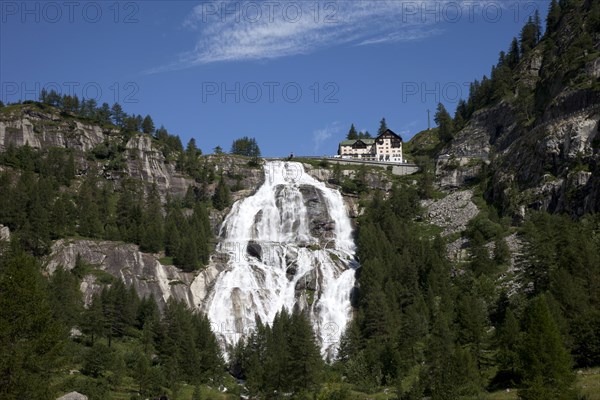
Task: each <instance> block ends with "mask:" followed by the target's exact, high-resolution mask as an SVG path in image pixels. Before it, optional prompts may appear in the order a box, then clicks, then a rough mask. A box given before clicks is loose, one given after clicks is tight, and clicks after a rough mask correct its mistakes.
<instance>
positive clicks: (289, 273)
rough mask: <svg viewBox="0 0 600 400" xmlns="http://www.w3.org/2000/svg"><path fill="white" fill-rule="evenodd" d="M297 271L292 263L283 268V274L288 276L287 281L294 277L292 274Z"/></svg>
mask: <svg viewBox="0 0 600 400" xmlns="http://www.w3.org/2000/svg"><path fill="white" fill-rule="evenodd" d="M297 271H298V269H297V268H296V265H292V266H291V267H288V269H286V270H285V276H286V277H287V278H288V281H291V280H292V279H294V276H295V275H296V272H297Z"/></svg>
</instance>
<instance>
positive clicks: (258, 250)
mask: <svg viewBox="0 0 600 400" xmlns="http://www.w3.org/2000/svg"><path fill="white" fill-rule="evenodd" d="M246 252H247V253H248V255H249V256H252V257H255V258H257V259H258V260H259V261H262V247H261V246H260V244H258V243H256V242H254V241H250V242H248V246H246Z"/></svg>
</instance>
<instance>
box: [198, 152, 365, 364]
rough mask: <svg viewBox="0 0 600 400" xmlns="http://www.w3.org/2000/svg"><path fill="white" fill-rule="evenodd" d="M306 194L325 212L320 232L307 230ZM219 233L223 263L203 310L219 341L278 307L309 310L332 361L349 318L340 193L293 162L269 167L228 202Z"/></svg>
mask: <svg viewBox="0 0 600 400" xmlns="http://www.w3.org/2000/svg"><path fill="white" fill-rule="evenodd" d="M307 192H310V193H312V194H313V197H312V198H311V199H310V200H311V201H312V202H313V203H312V204H311V206H310V207H315V208H318V209H319V210H321V211H323V210H325V211H326V212H321V214H319V218H318V219H319V221H317V223H318V224H320V226H321V227H323V226H324V227H325V228H324V232H326V234H325V235H322V234H321V235H318V234H315V232H314V231H313V232H312V233H311V226H310V225H311V223H313V222H314V220H315V219H316V218H315V217H314V215H312V216H311V215H310V214H311V212H310V211H311V210H309V209H308V208H307V206H306V202H307V198H306V196H305V194H306V193H307ZM319 203H320V204H319ZM323 203H324V204H323ZM313 210H314V209H313ZM311 218H312V220H311ZM323 219H325V220H323ZM220 236H221V239H222V240H221V242H220V244H219V246H218V247H217V252H221V253H225V254H227V255H228V256H229V261H228V264H227V268H226V269H225V270H224V271H222V272H221V273H220V274H219V275H218V276H217V278H216V280H215V283H214V286H213V287H212V289H211V291H210V293H209V296H208V297H207V302H206V304H205V306H204V309H205V310H206V312H207V314H208V317H209V318H210V321H211V323H212V326H213V330H214V331H215V333H216V334H217V336H218V338H219V339H220V340H221V342H222V343H223V344H228V345H230V344H234V343H235V342H237V340H239V338H240V337H241V336H243V335H246V334H248V333H249V332H251V331H252V329H254V327H255V326H256V325H255V316H258V317H259V318H260V320H261V321H262V322H263V323H271V322H272V321H273V318H274V317H275V314H276V313H277V312H278V311H280V310H281V309H282V308H283V307H285V308H287V309H288V310H289V311H292V310H294V309H295V308H296V307H298V308H299V309H301V310H304V309H306V308H308V309H309V314H310V316H311V321H312V323H313V328H314V330H315V333H316V336H317V339H318V341H319V343H320V346H321V353H322V355H323V356H324V357H333V356H334V355H335V352H336V351H337V347H338V344H339V339H340V335H341V333H342V332H343V330H344V328H345V327H346V324H347V323H348V321H349V319H350V318H351V312H352V310H351V304H350V294H351V291H352V288H353V286H354V268H355V262H354V251H355V245H354V242H353V240H352V227H351V224H350V219H349V218H348V215H347V212H346V208H345V206H344V202H343V200H342V196H341V195H340V193H339V192H338V191H336V190H333V189H331V188H328V187H327V186H326V185H325V184H324V183H322V182H319V181H317V180H316V179H314V178H312V177H311V176H310V175H308V174H306V173H305V172H304V168H303V166H302V164H300V163H297V162H281V161H274V162H268V163H267V164H266V165H265V182H264V184H263V185H262V186H261V187H260V189H259V190H258V191H257V192H256V193H255V194H254V195H253V196H251V197H248V198H245V199H243V200H240V201H238V202H236V203H235V204H234V205H233V208H232V210H231V212H230V213H229V215H228V216H227V218H226V219H225V221H224V223H223V226H222V228H221V234H220Z"/></svg>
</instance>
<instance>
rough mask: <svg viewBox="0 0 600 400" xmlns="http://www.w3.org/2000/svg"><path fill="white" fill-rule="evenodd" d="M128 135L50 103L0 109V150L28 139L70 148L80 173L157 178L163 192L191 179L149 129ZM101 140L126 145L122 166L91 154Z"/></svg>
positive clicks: (38, 145) (180, 188) (179, 189)
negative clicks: (96, 123) (177, 169)
mask: <svg viewBox="0 0 600 400" xmlns="http://www.w3.org/2000/svg"><path fill="white" fill-rule="evenodd" d="M124 140H127V139H126V138H125V137H124V136H123V135H121V133H120V132H119V131H118V130H116V129H114V127H101V126H98V125H94V124H91V123H86V122H85V121H83V120H80V119H77V118H74V117H72V116H69V115H66V114H64V113H59V112H58V111H57V110H55V109H52V108H40V107H38V106H36V105H35V104H27V105H22V106H19V107H7V108H6V109H3V110H2V112H0V152H1V151H4V150H6V148H8V147H9V146H13V147H21V146H25V145H29V146H30V147H32V148H33V149H41V150H45V149H48V148H50V147H60V148H65V149H72V150H73V151H74V153H75V156H76V161H77V165H78V170H79V173H80V174H85V173H86V172H87V171H89V170H90V169H91V168H92V167H95V170H97V171H98V172H99V173H100V174H101V175H102V176H103V177H104V178H106V179H109V180H118V179H120V177H123V176H128V177H133V178H135V179H139V180H141V181H142V182H145V183H147V184H156V185H157V187H158V189H159V190H160V191H161V193H163V194H166V193H170V194H171V195H183V194H185V191H186V190H187V187H188V186H189V185H190V184H192V183H193V180H192V179H189V178H186V177H184V176H182V175H181V174H179V173H177V172H176V171H175V165H174V164H173V163H170V162H169V161H168V160H167V159H166V158H165V157H164V156H163V154H162V152H161V151H160V149H158V148H157V147H156V146H155V144H154V143H153V140H152V138H151V137H150V136H149V135H142V134H136V135H134V136H132V137H131V138H130V139H129V140H127V141H126V142H125V143H122V142H123V141H124ZM103 143H115V144H117V143H118V144H119V145H121V143H122V144H123V145H124V146H123V147H124V151H123V155H122V158H123V160H124V164H123V165H122V169H120V170H115V169H114V167H113V166H109V165H108V163H107V162H103V161H101V160H95V159H94V157H93V156H90V152H91V151H93V150H94V149H95V148H96V147H97V146H99V145H101V144H103Z"/></svg>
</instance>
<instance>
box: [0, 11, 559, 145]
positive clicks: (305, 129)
mask: <svg viewBox="0 0 600 400" xmlns="http://www.w3.org/2000/svg"><path fill="white" fill-rule="evenodd" d="M548 3H549V2H548V1H546V0H545V1H523V0H514V1H513V0H498V1H491V0H485V1H483V0H480V1H477V0H474V1H467V0H462V1H461V0H458V1H457V0H452V1H433V0H416V1H400V0H394V1H387V0H374V1H322V0H304V1H294V0H289V1H279V0H273V1H237V0H233V1H232V0H227V1H205V2H199V1H168V2H166V1H164V2H163V1H122V2H114V1H96V2H86V1H71V2H69V1H65V2H62V1H57V2H54V1H50V2H21V1H14V2H13V1H3V2H0V100H2V101H4V102H5V103H6V102H12V101H16V100H19V99H34V98H35V97H36V96H35V95H34V92H37V91H38V90H39V89H40V88H42V87H46V88H58V89H59V90H61V91H62V92H63V93H69V92H72V93H75V94H77V95H78V96H79V97H94V98H96V99H97V100H98V102H99V103H101V102H104V101H106V102H108V103H110V104H112V103H113V102H115V101H118V102H119V103H121V104H122V105H123V107H124V108H125V110H126V111H127V112H128V113H136V114H138V113H139V114H142V115H146V114H150V115H151V116H152V117H153V119H154V121H155V123H156V124H157V125H160V124H164V125H165V126H166V127H167V129H168V130H169V131H170V132H171V133H176V134H178V135H180V136H181V138H182V141H183V142H184V145H185V143H186V142H187V141H188V140H189V138H191V137H195V138H196V141H197V143H198V145H199V147H201V148H202V149H203V151H204V152H206V153H208V152H211V151H212V149H213V148H214V147H215V146H217V145H220V146H222V147H223V148H224V149H225V150H228V149H229V148H230V146H231V142H232V141H233V140H234V139H235V138H238V137H241V136H251V137H255V138H256V139H257V141H258V143H259V145H260V147H261V149H262V152H263V155H266V156H280V155H286V154H289V153H290V152H294V153H295V154H302V155H322V154H333V153H335V152H336V150H337V142H338V141H339V140H341V139H342V138H343V137H344V136H345V134H346V133H347V131H348V128H349V127H350V124H351V123H354V124H355V125H356V127H357V129H359V130H368V131H370V132H371V133H374V132H376V131H377V128H378V125H379V120H380V119H381V118H382V117H385V118H386V120H387V123H388V126H389V127H390V128H392V129H393V130H394V131H396V132H397V133H400V134H401V135H402V136H403V138H404V139H405V140H408V139H410V137H412V136H413V135H414V134H415V133H417V132H419V131H420V130H422V129H425V128H426V127H427V109H431V110H432V111H433V110H435V107H436V104H437V102H438V101H441V102H443V103H444V104H445V105H446V107H447V108H448V109H450V110H451V111H453V110H454V108H455V105H456V102H457V100H458V98H459V97H466V96H468V91H467V87H468V86H465V85H468V82H471V81H472V80H473V79H475V78H481V76H482V75H483V74H488V73H489V70H490V67H491V65H492V64H494V63H496V61H497V59H498V53H499V51H500V50H505V49H506V48H507V47H508V45H509V43H510V41H511V39H512V37H513V36H518V33H519V31H520V29H521V27H522V26H523V24H524V23H525V22H526V20H527V17H528V16H530V15H532V14H533V11H534V10H535V8H536V7H537V8H539V10H540V12H541V15H542V17H543V18H544V19H545V15H546V11H547V8H548ZM432 114H433V113H432Z"/></svg>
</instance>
